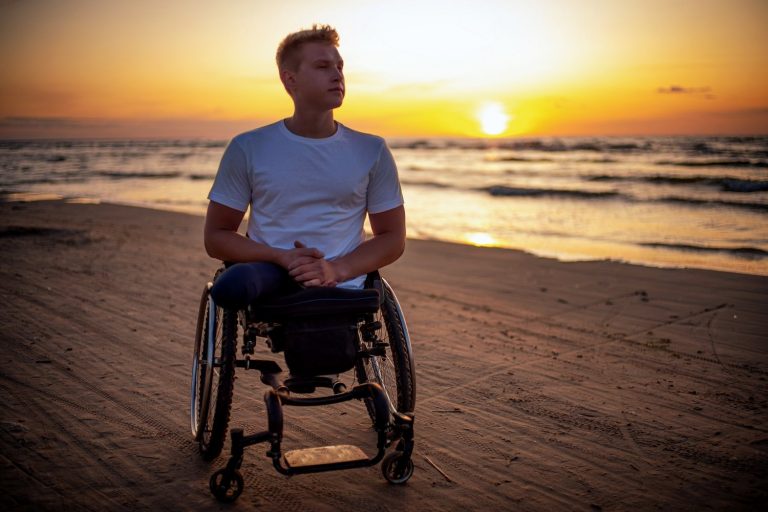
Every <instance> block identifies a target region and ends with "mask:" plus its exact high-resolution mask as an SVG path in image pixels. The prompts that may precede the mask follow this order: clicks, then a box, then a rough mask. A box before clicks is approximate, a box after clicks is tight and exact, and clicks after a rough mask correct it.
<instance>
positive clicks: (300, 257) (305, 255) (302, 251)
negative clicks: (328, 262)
mask: <svg viewBox="0 0 768 512" xmlns="http://www.w3.org/2000/svg"><path fill="white" fill-rule="evenodd" d="M293 245H294V246H295V249H285V250H281V251H280V253H279V255H278V256H277V257H276V259H275V263H277V264H278V265H280V266H281V267H283V268H284V269H286V270H289V271H290V270H291V269H292V268H294V267H296V265H297V262H304V263H306V262H309V261H313V260H317V259H320V258H323V257H324V256H325V255H324V254H323V253H322V252H320V250H318V249H315V248H314V247H307V246H306V245H304V244H302V243H301V242H299V241H298V240H297V241H295V242H294V243H293Z"/></svg>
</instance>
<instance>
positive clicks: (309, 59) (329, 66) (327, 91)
mask: <svg viewBox="0 0 768 512" xmlns="http://www.w3.org/2000/svg"><path fill="white" fill-rule="evenodd" d="M299 51H300V55H301V61H300V63H299V67H298V69H297V70H296V71H295V72H288V76H287V77H286V81H287V82H286V86H287V87H288V90H289V91H290V92H291V96H292V97H293V100H294V102H296V104H297V106H301V107H304V108H311V109H315V110H331V109H334V108H338V107H340V106H341V104H342V102H343V101H344V93H345V92H346V90H345V86H344V73H343V71H342V70H343V67H344V61H343V60H342V58H341V55H339V52H338V50H337V49H336V47H334V46H333V45H331V44H327V43H319V42H315V43H305V44H304V45H302V46H301V48H300V50H299Z"/></svg>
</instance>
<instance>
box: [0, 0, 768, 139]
mask: <svg viewBox="0 0 768 512" xmlns="http://www.w3.org/2000/svg"><path fill="white" fill-rule="evenodd" d="M313 22H325V23H330V24H332V25H334V26H336V27H337V29H338V30H339V32H340V34H341V47H340V51H341V53H342V55H343V56H344V59H345V61H346V72H347V88H348V94H347V99H346V102H345V105H344V106H343V107H342V108H341V109H339V111H338V113H337V119H339V120H341V121H342V122H345V123H346V124H347V125H349V126H351V127H354V128H358V129H361V130H365V131H373V132H376V133H379V134H382V135H385V136H429V135H451V136H483V135H486V134H487V133H486V134H484V133H483V131H482V126H483V125H482V123H481V120H480V119H478V112H479V111H480V109H481V108H482V107H483V105H488V104H489V103H490V104H493V105H496V108H497V110H498V109H501V111H502V112H503V116H504V119H505V120H506V122H505V126H504V129H503V131H502V132H501V133H499V136H507V137H509V136H540V135H622V134H627V135H633V134H649V135H653V134H766V133H768V30H766V29H765V27H768V2H766V1H765V0H730V1H725V0H697V1H695V2H693V1H683V0H665V1H660V0H642V1H641V0H627V1H611V0H580V1H578V2H574V1H571V0H536V1H514V0H506V1H502V0H498V1H492V0H473V1H464V0H458V1H451V2H445V1H419V2H408V1H402V0H390V1H387V2H366V1H360V0H324V1H323V2H316V1H308V0H288V1H285V2H274V1H269V2H267V1H256V0H230V1H227V2H221V5H218V6H214V5H213V2H202V1H200V2H197V1H192V0H164V1H155V0H152V1H149V0H132V1H119V0H116V1H110V2H105V1H103V0H98V1H97V0H67V1H54V0H18V1H2V0H0V66H2V68H1V69H2V70H3V72H2V78H0V137H3V138H23V137H180V138H181V137H205V138H218V139H226V138H229V137H231V136H232V135H233V134H234V133H236V132H238V131H242V130H245V129H249V128H251V127H255V126H257V125H259V124H263V123H267V122H271V121H273V120H275V119H279V118H281V117H285V116H287V115H290V114H291V111H292V110H291V109H292V105H291V103H290V100H289V98H288V97H287V95H286V94H285V93H284V92H283V90H282V87H281V85H280V83H279V81H278V79H277V73H276V69H275V65H274V50H275V48H276V46H277V44H278V42H279V41H280V39H281V38H282V37H283V36H284V35H285V34H286V33H288V32H290V31H293V30H296V29H298V28H302V27H306V26H308V25H310V24H312V23H313Z"/></svg>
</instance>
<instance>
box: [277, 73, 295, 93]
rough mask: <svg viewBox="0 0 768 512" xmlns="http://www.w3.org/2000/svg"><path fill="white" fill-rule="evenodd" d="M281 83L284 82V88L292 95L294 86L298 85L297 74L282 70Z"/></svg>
mask: <svg viewBox="0 0 768 512" xmlns="http://www.w3.org/2000/svg"><path fill="white" fill-rule="evenodd" d="M280 81H281V82H283V87H285V90H286V91H288V94H291V91H292V90H293V85H294V84H295V83H296V74H295V73H294V72H293V71H291V70H289V69H282V70H280Z"/></svg>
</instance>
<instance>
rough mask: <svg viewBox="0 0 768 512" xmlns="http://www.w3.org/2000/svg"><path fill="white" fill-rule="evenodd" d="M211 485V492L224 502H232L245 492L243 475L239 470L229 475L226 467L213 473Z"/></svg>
mask: <svg viewBox="0 0 768 512" xmlns="http://www.w3.org/2000/svg"><path fill="white" fill-rule="evenodd" d="M209 485H210V487H211V493H212V494H213V495H214V496H215V497H216V499H217V500H219V501H221V502H222V503H231V502H233V501H235V500H236V499H237V498H238V496H240V493H242V492H243V485H244V482H243V475H241V474H240V472H239V471H238V470H234V471H233V472H232V473H231V474H230V475H227V469H226V468H224V469H220V470H218V471H217V472H215V473H214V474H213V475H211V480H210V482H209Z"/></svg>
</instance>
